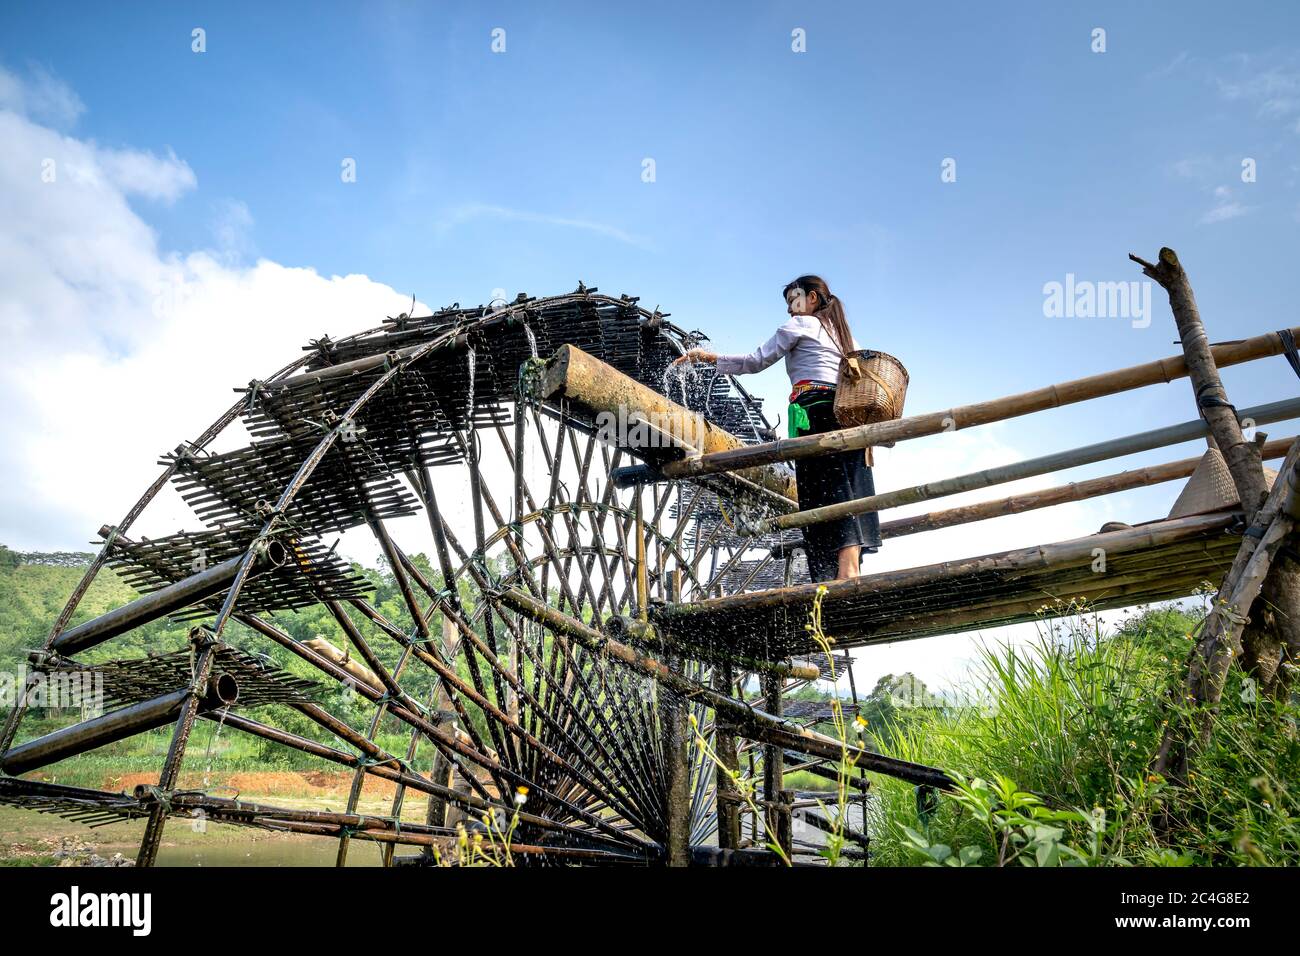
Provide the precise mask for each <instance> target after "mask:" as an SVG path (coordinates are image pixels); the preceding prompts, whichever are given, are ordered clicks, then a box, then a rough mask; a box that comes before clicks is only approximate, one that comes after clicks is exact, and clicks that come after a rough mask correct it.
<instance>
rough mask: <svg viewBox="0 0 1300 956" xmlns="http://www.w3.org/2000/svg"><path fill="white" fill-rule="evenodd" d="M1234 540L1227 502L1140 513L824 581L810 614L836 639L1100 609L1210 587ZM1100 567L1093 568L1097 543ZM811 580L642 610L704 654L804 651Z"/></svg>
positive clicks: (760, 655)
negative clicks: (970, 554) (1143, 519)
mask: <svg viewBox="0 0 1300 956" xmlns="http://www.w3.org/2000/svg"><path fill="white" fill-rule="evenodd" d="M1240 545H1241V514H1240V512H1237V511H1226V512H1217V513H1212V514H1206V515H1194V516H1191V517H1187V518H1177V519H1172V520H1161V521H1152V522H1149V523H1147V524H1143V525H1137V526H1135V527H1132V528H1126V529H1122V530H1118V531H1110V532H1105V533H1099V534H1094V535H1088V536H1086V537H1082V538H1076V539H1074V540H1072V541H1063V542H1057V543H1054V544H1046V545H1041V546H1038V547H1033V548H1022V549H1018V550H1014V551H1003V552H1000V553H996V554H987V555H983V556H981V557H975V558H966V559H962V560H960V561H944V562H940V563H938V564H931V565H926V566H923V567H916V568H907V569H904V570H899V571H888V572H884V573H881V574H870V575H865V576H863V577H860V578H856V579H854V580H851V581H836V582H832V583H830V584H828V585H824V587H825V588H826V592H825V594H824V596H823V598H822V622H823V626H824V629H825V631H826V633H827V634H829V635H830V636H831V637H833V638H834V640H835V644H836V647H837V648H838V649H844V648H849V647H861V646H864V645H869V644H883V643H888V642H891V641H900V640H915V639H917V638H922V637H931V636H934V635H938V634H952V633H958V632H962V631H971V630H976V629H978V628H983V627H996V626H1000V625H1004V624H1017V623H1022V622H1025V621H1033V620H1035V619H1037V618H1039V617H1040V616H1041V615H1042V614H1043V613H1044V612H1045V611H1046V612H1049V613H1050V612H1051V611H1052V610H1053V609H1056V610H1057V611H1058V613H1059V612H1061V611H1063V610H1065V609H1066V608H1067V607H1068V605H1069V603H1070V602H1087V605H1088V606H1089V607H1090V608H1093V609H1097V610H1103V609H1109V608H1117V607H1128V606H1132V605H1138V604H1146V603H1150V602H1154V601H1163V600H1168V599H1170V598H1178V597H1184V596H1186V595H1188V594H1191V593H1192V592H1193V591H1195V590H1196V589H1197V588H1199V587H1201V586H1203V585H1207V584H1208V585H1209V586H1216V585H1217V584H1218V581H1219V579H1220V578H1221V577H1222V576H1223V573H1224V572H1225V571H1227V569H1228V567H1229V565H1231V563H1232V559H1233V557H1234V556H1235V555H1236V553H1237V550H1238V548H1239V547H1240ZM1099 550H1100V551H1102V552H1104V554H1105V570H1104V571H1097V570H1094V565H1095V564H1096V563H1097V561H1098V552H1099ZM818 587H819V585H816V584H803V585H796V586H793V587H785V588H773V589H770V590H766V591H753V592H750V593H747V594H733V595H727V596H724V597H717V598H710V599H708V600H704V601H695V602H689V603H676V604H665V605H661V606H658V607H655V608H652V609H651V611H650V619H651V622H652V623H653V624H654V625H655V627H656V629H657V630H658V631H660V632H662V633H664V634H665V635H666V636H667V638H668V640H669V641H670V642H671V644H672V645H673V646H674V648H675V649H677V650H678V651H680V652H682V653H685V654H688V655H691V656H696V657H700V658H702V659H706V660H719V659H724V658H726V657H730V656H734V655H744V656H745V657H749V658H754V659H760V660H780V659H784V658H787V657H792V656H800V655H805V654H809V653H812V652H814V651H815V650H816V649H817V645H816V644H815V643H814V641H813V640H812V639H811V638H810V637H809V636H808V635H807V632H806V630H805V628H804V625H805V624H806V623H807V621H808V619H809V614H810V613H811V611H812V607H813V601H814V598H815V597H816V594H817V591H818Z"/></svg>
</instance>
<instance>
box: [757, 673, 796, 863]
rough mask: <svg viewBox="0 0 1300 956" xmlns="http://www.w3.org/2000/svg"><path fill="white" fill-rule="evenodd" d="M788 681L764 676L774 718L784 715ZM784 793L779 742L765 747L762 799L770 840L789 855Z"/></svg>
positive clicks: (765, 695)
mask: <svg viewBox="0 0 1300 956" xmlns="http://www.w3.org/2000/svg"><path fill="white" fill-rule="evenodd" d="M784 683H785V682H784V681H782V680H781V679H780V678H779V677H764V678H763V696H764V698H765V700H766V706H767V711H768V713H770V714H771V715H772V716H773V717H778V718H779V717H780V716H781V690H782V685H783V684H784ZM784 795H785V749H784V748H783V747H781V746H779V745H776V744H771V743H769V744H767V745H766V746H765V747H764V748H763V799H764V800H765V801H766V804H767V805H766V813H765V819H766V824H767V835H768V839H769V840H771V841H772V842H773V843H775V844H777V846H779V847H781V849H782V850H784V851H785V854H786V856H787V857H789V856H790V853H791V850H792V845H791V838H792V836H793V834H792V833H791V820H790V808H789V805H788V802H787V801H783V799H782V797H783V796H784Z"/></svg>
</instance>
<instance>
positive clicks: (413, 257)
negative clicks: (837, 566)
mask: <svg viewBox="0 0 1300 956" xmlns="http://www.w3.org/2000/svg"><path fill="white" fill-rule="evenodd" d="M898 7H899V5H878V4H820V3H819V4H812V5H809V4H743V5H740V4H731V5H727V4H720V5H703V4H673V3H666V4H653V5H638V6H635V7H631V8H629V9H627V10H624V11H617V10H612V9H610V5H605V4H590V5H583V4H563V3H561V4H554V5H549V6H548V7H547V8H546V9H545V10H543V9H541V8H539V7H537V5H533V4H522V3H521V4H500V5H497V4H436V5H435V4H415V3H410V4H374V5H371V4H366V5H354V4H329V3H325V4H301V5H298V6H297V7H296V8H295V7H293V6H290V5H275V6H274V7H268V6H266V5H257V4H254V5H241V4H221V5H216V4H214V5H206V6H205V5H193V4H191V5H176V4H130V5H125V6H118V7H115V8H113V9H112V10H111V11H110V10H108V9H106V8H101V7H99V6H98V5H89V4H87V5H82V6H76V5H73V6H69V5H65V4H40V5H21V6H20V5H8V6H7V7H6V9H5V12H4V13H3V14H0V17H2V20H0V27H2V29H0V37H2V39H0V54H2V55H3V58H4V62H6V63H8V64H9V65H10V66H11V68H13V67H23V66H25V65H27V64H30V63H35V64H39V65H40V66H42V67H44V68H45V69H47V70H49V71H50V72H51V73H53V74H55V75H57V76H58V77H59V78H60V79H62V80H63V81H65V82H66V83H68V84H69V85H70V86H71V87H72V88H73V89H74V90H76V91H77V92H78V94H79V95H80V96H81V98H82V100H83V101H84V102H85V105H86V112H85V115H84V116H83V117H82V119H81V120H80V122H79V125H78V132H79V133H80V134H81V135H85V136H90V137H93V138H94V139H95V140H96V141H99V142H102V143H109V144H115V143H116V144H130V145H131V146H133V147H137V148H147V149H151V150H154V151H162V150H165V149H167V148H170V149H172V150H174V151H175V153H176V154H177V155H178V156H180V157H181V158H183V159H184V160H185V162H187V163H188V164H189V165H190V166H191V168H192V169H193V170H194V172H195V175H196V177H197V181H198V188H197V189H195V190H193V191H192V192H190V193H189V194H187V195H186V196H184V197H183V198H182V199H180V200H179V201H177V202H176V203H175V204H173V205H172V206H170V207H169V208H160V209H154V210H150V211H149V213H148V214H147V215H146V219H147V221H148V222H149V223H150V224H151V225H152V226H154V227H155V228H156V229H157V230H158V234H159V239H160V244H161V245H162V246H163V247H165V248H169V249H180V250H185V249H190V248H195V247H200V246H204V245H210V244H212V243H213V242H214V241H215V240H214V235H216V234H217V232H218V231H219V226H218V225H217V223H218V222H221V221H223V220H228V219H229V216H228V215H226V212H225V211H226V210H227V209H228V208H229V206H228V204H230V203H242V204H244V206H246V207H247V211H248V213H249V215H250V216H251V220H252V223H251V225H250V226H248V228H246V229H242V230H241V232H242V235H240V236H239V237H238V239H237V243H236V244H237V246H238V249H237V250H236V251H238V252H239V253H241V254H243V255H245V256H250V257H255V256H265V257H268V258H271V259H274V260H276V261H278V262H282V263H286V264H292V265H308V266H312V267H314V268H316V269H317V270H318V271H320V272H322V273H325V274H331V273H338V274H347V273H354V272H357V273H364V274H366V275H368V276H371V277H373V278H376V279H378V280H380V281H383V282H386V283H388V284H390V285H392V286H393V287H394V288H398V289H404V290H410V291H412V292H415V293H417V294H419V295H420V297H421V299H422V300H423V301H427V302H429V303H431V304H444V303H447V302H450V301H452V300H459V301H463V302H465V301H475V302H477V301H480V300H483V299H486V298H487V297H488V296H489V295H490V292H491V290H492V289H494V288H506V289H507V290H509V291H510V292H511V293H512V294H513V292H515V291H517V290H526V291H528V292H530V293H533V294H546V293H551V292H556V291H561V290H564V289H568V288H570V287H572V285H574V284H575V283H576V281H577V280H578V279H579V278H581V279H583V280H584V281H586V282H587V283H588V284H598V285H599V286H600V287H601V288H602V289H605V290H612V291H618V292H623V291H626V292H629V293H632V294H639V295H641V296H643V297H644V298H645V299H646V300H647V301H648V302H650V303H662V304H663V306H664V308H666V309H668V310H669V311H671V312H673V313H674V315H675V316H676V317H677V318H679V319H680V320H681V321H682V322H683V323H684V324H687V325H689V326H692V327H694V326H698V327H700V328H704V329H706V330H708V331H709V332H710V333H711V334H712V335H713V337H714V339H715V342H716V343H717V344H718V345H719V346H720V347H722V348H724V349H725V350H729V351H735V350H740V349H741V348H746V349H747V348H749V347H751V346H752V345H756V344H757V342H758V340H759V339H760V338H761V337H762V336H763V335H764V334H765V333H766V332H767V331H769V328H770V327H772V326H774V324H775V323H776V322H777V321H779V319H780V316H781V308H780V306H781V301H780V298H779V291H780V288H781V286H782V285H783V283H784V282H785V281H786V280H787V279H788V278H790V277H792V276H793V275H795V274H797V273H799V272H801V271H817V272H820V273H822V274H824V275H826V276H827V277H828V278H829V279H830V281H831V283H832V287H833V288H834V289H835V290H836V291H837V292H838V293H839V294H840V296H841V298H842V299H843V300H844V301H845V302H846V304H847V306H848V308H849V313H850V317H851V319H852V321H853V323H854V325H855V327H856V329H857V330H858V335H859V337H860V338H862V339H864V340H865V341H866V342H870V343H872V344H877V345H879V346H880V347H882V348H886V349H888V350H891V351H896V352H897V353H898V354H900V355H901V356H903V357H904V358H905V359H906V360H907V363H908V364H909V366H910V367H911V368H912V369H913V371H914V373H915V374H914V380H915V385H914V386H913V393H912V396H913V402H919V403H920V405H917V406H914V407H917V408H918V410H919V409H920V407H921V406H925V407H932V406H937V405H943V404H950V403H952V402H956V401H963V400H969V399H974V398H982V397H987V396H989V395H991V394H995V393H997V392H999V391H1006V390H1010V389H1013V388H1019V387H1031V386H1033V385H1037V384H1041V383H1045V382H1047V381H1050V380H1055V379H1061V378H1065V377H1069V376H1071V375H1073V374H1076V373H1078V372H1081V371H1093V370H1100V369H1102V368H1106V367H1111V366H1115V365H1119V364H1128V363H1129V362H1130V361H1138V360H1141V359H1145V358H1151V357H1155V356H1158V355H1163V354H1165V353H1167V352H1169V351H1170V343H1171V342H1172V336H1171V335H1170V334H1168V333H1169V331H1170V322H1169V320H1168V315H1167V312H1166V313H1164V314H1161V315H1160V316H1159V320H1158V321H1156V322H1154V323H1153V325H1152V327H1151V328H1150V329H1147V330H1143V331H1137V330H1133V329H1132V328H1129V327H1128V326H1127V323H1124V322H1122V321H1110V322H1105V321H1091V322H1089V321H1086V320H1076V321H1072V322H1071V321H1068V320H1067V321H1065V322H1058V323H1056V324H1053V323H1052V322H1050V321H1048V320H1046V319H1044V318H1043V316H1042V312H1041V303H1042V286H1043V284H1044V283H1045V282H1048V281H1052V280H1063V278H1064V275H1065V274H1066V273H1067V272H1074V273H1075V274H1076V275H1078V276H1079V277H1081V278H1090V279H1093V280H1097V281H1106V280H1118V279H1129V278H1136V270H1135V269H1133V268H1132V267H1131V266H1130V265H1129V264H1128V263H1127V262H1126V260H1125V254H1126V253H1127V252H1129V251H1136V252H1139V253H1142V254H1152V253H1154V252H1155V251H1156V249H1157V248H1158V247H1159V246H1160V245H1162V244H1169V245H1172V246H1174V247H1175V248H1177V249H1178V250H1179V252H1180V253H1181V254H1182V256H1183V258H1184V260H1185V261H1186V262H1187V264H1188V267H1189V269H1190V270H1191V271H1192V276H1193V279H1194V280H1195V282H1196V288H1197V292H1198V295H1199V297H1200V300H1201V304H1202V307H1203V309H1204V311H1205V314H1206V319H1207V321H1208V322H1209V323H1210V327H1211V331H1212V333H1213V334H1214V335H1215V336H1217V337H1220V338H1228V337H1233V336H1237V335H1241V334H1246V333H1248V332H1255V331H1262V330H1264V329H1271V328H1274V327H1276V326H1278V325H1280V324H1282V323H1283V320H1284V315H1283V313H1284V312H1285V309H1286V304H1287V303H1288V302H1290V301H1292V300H1293V294H1292V290H1291V288H1289V286H1290V282H1289V281H1288V278H1289V274H1290V272H1291V271H1292V270H1291V269H1289V268H1288V266H1290V265H1291V263H1292V261H1293V258H1294V240H1295V238H1296V232H1297V229H1298V228H1300V223H1298V222H1297V208H1298V205H1300V193H1298V190H1297V164H1298V162H1300V160H1298V159H1297V153H1296V145H1297V141H1298V140H1300V135H1298V134H1297V128H1296V122H1297V118H1298V117H1300V106H1298V105H1297V104H1296V103H1295V102H1291V103H1290V104H1289V105H1283V104H1274V105H1272V106H1269V105H1267V104H1268V102H1269V100H1270V99H1279V100H1291V99H1300V91H1297V89H1295V88H1294V87H1292V88H1290V89H1289V90H1288V89H1275V90H1270V89H1268V88H1267V83H1263V82H1261V81H1260V80H1259V78H1260V77H1267V76H1269V75H1273V74H1271V72H1270V71H1277V72H1276V75H1277V76H1278V77H1279V82H1282V81H1283V80H1286V79H1289V81H1290V82H1292V83H1294V81H1295V77H1296V71H1297V70H1298V69H1300V61H1297V59H1296V54H1297V46H1296V40H1297V33H1296V31H1295V27H1296V26H1297V20H1298V19H1300V16H1298V14H1297V12H1296V10H1295V8H1294V7H1293V6H1292V5H1286V4H1267V3H1264V4H1252V5H1247V6H1244V7H1235V8H1233V9H1232V11H1231V13H1228V12H1227V11H1226V10H1225V8H1223V7H1222V5H1215V4H1197V3H1191V4H1187V3H1180V4H1177V5H1169V4H1142V5H1131V4H1079V5H1073V7H1074V8H1073V9H1069V10H1066V9H1062V5H1057V4H1030V3H1020V4H1003V5H979V6H978V7H975V6H971V5H966V4H927V5H925V6H924V7H923V8H917V9H915V10H906V9H898ZM1175 11H1176V12H1175ZM195 26H201V27H203V28H204V29H205V30H206V32H207V44H208V48H207V52H206V53H203V54H195V53H193V52H191V49H190V45H191V44H190V31H191V29H192V28H193V27H195ZM496 27H500V28H502V29H504V30H505V31H506V43H507V47H506V52H505V53H503V54H493V53H492V52H491V50H490V46H489V44H490V40H491V37H490V31H491V30H492V29H494V28H496ZM795 27H801V28H803V29H805V30H806V32H807V52H806V53H803V54H796V53H793V52H792V51H791V36H790V33H791V30H792V29H793V28H795ZM1094 27H1102V28H1104V29H1105V30H1106V40H1107V49H1106V52H1105V53H1093V52H1092V51H1091V49H1090V45H1091V39H1090V34H1091V31H1092V29H1093V28H1094ZM1252 83H1256V84H1258V88H1257V89H1255V90H1253V91H1251V90H1250V84H1252ZM1228 87H1240V88H1241V89H1242V90H1244V92H1240V93H1239V94H1238V95H1232V94H1230V93H1228V92H1225V88H1228ZM1244 156H1251V157H1255V158H1256V159H1257V161H1258V164H1259V177H1258V181H1257V182H1255V183H1253V184H1250V185H1249V186H1247V185H1245V184H1241V183H1240V182H1239V162H1240V158H1241V157H1244ZM345 157H352V158H355V159H356V161H357V173H358V175H357V182H356V183H351V184H344V183H342V182H341V181H340V176H339V169H340V162H341V160H342V159H343V158H345ZM645 157H651V158H653V159H654V160H655V162H656V181H655V182H654V183H645V182H642V181H641V162H642V160H643V159H644V158H645ZM946 157H952V158H954V159H956V161H957V172H958V177H957V181H956V182H955V183H941V182H940V176H939V172H940V163H941V161H942V160H943V159H944V158H946ZM1179 164H1183V165H1182V166H1180V165H1179ZM1179 170H1183V172H1179ZM1223 185H1226V186H1227V187H1229V188H1230V189H1232V190H1233V193H1234V196H1233V200H1234V201H1236V202H1239V203H1240V204H1242V205H1243V206H1249V207H1250V208H1249V211H1248V212H1247V213H1244V214H1241V215H1238V216H1236V217H1235V218H1231V219H1226V220H1223V221H1219V222H1206V221H1203V219H1204V217H1206V216H1207V214H1209V212H1210V210H1212V209H1213V208H1215V205H1216V200H1215V198H1214V196H1213V195H1212V190H1213V189H1214V188H1215V187H1217V186H1223ZM1273 364H1274V365H1277V364H1279V363H1273ZM989 366H992V369H993V370H995V372H996V374H995V377H994V378H993V379H990V378H989V377H988V376H987V375H986V374H984V373H985V372H987V371H989V370H990V369H989ZM1275 372H1276V374H1274V375H1269V376H1266V377H1265V378H1266V379H1267V381H1268V382H1269V383H1271V384H1275V385H1278V386H1281V385H1285V384H1287V382H1286V379H1285V378H1284V377H1283V376H1282V370H1281V369H1276V370H1275ZM977 373H978V374H980V375H981V377H982V378H983V381H979V382H977V381H974V380H973V378H974V376H975V375H976V374H977ZM769 380H770V382H769ZM1247 384H1248V389H1247V390H1248V391H1250V392H1251V393H1252V396H1253V393H1254V387H1253V386H1254V385H1255V384H1258V383H1257V382H1255V381H1254V380H1253V379H1252V380H1250V381H1249V382H1248V383H1247ZM763 385H764V386H768V385H770V386H771V387H764V388H762V389H761V390H762V391H763V393H764V394H770V395H772V396H773V398H774V399H778V398H779V396H780V392H781V391H782V389H783V388H784V383H783V382H782V381H781V379H780V370H779V369H777V370H774V371H773V372H772V373H770V374H769V375H768V376H766V377H765V378H764V380H763ZM1261 394H1262V393H1261ZM1184 399H1186V395H1178V396H1177V399H1176V400H1175V402H1173V403H1170V405H1169V406H1168V408H1169V411H1170V412H1173V411H1174V410H1175V409H1177V410H1179V411H1181V412H1183V413H1185V412H1186V411H1187V408H1188V406H1187V404H1186V402H1185V401H1182V400H1184ZM1163 409H1164V406H1163V405H1162V410H1163ZM1182 417H1186V416H1185V414H1184V415H1183V416H1182Z"/></svg>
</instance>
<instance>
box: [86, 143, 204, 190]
mask: <svg viewBox="0 0 1300 956" xmlns="http://www.w3.org/2000/svg"><path fill="white" fill-rule="evenodd" d="M96 153H97V155H96V159H97V161H98V165H99V168H100V169H102V170H103V171H104V174H105V175H106V176H107V177H108V180H109V182H110V183H112V184H113V185H114V186H116V187H117V188H118V189H120V190H121V191H122V193H123V194H124V195H128V196H144V197H145V198H146V199H160V200H162V201H163V202H173V201H175V200H176V199H177V197H179V196H180V195H181V193H184V192H187V191H188V190H191V189H193V188H194V187H195V186H196V185H197V181H196V180H195V178H194V171H193V170H192V169H190V167H189V164H188V163H186V162H184V161H183V160H180V159H177V158H176V154H175V153H174V152H172V150H171V149H168V150H167V156H166V157H165V158H161V159H160V158H159V157H157V156H155V155H154V154H153V153H149V152H141V151H139V150H133V149H132V150H117V149H100V150H97V151H96Z"/></svg>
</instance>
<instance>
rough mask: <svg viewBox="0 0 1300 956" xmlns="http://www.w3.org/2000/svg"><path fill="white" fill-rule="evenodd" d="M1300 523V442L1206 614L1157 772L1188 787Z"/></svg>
mask: <svg viewBox="0 0 1300 956" xmlns="http://www.w3.org/2000/svg"><path fill="white" fill-rule="evenodd" d="M1298 521H1300V440H1298V441H1297V442H1296V443H1295V445H1293V446H1292V448H1291V451H1290V453H1289V454H1288V455H1287V457H1286V461H1285V462H1284V463H1283V465H1282V469H1281V471H1279V472H1278V477H1277V480H1276V481H1274V483H1273V489H1272V491H1271V492H1270V493H1269V496H1268V498H1267V499H1266V500H1265V502H1264V506H1263V507H1262V508H1260V509H1259V511H1258V512H1257V513H1256V516H1255V520H1254V521H1253V522H1252V523H1251V526H1250V528H1249V529H1248V530H1247V532H1246V534H1245V535H1244V536H1243V537H1242V540H1241V549H1240V551H1238V553H1237V558H1236V560H1235V561H1233V564H1232V568H1231V569H1230V570H1229V571H1228V574H1227V575H1226V576H1225V577H1224V579H1223V584H1222V586H1221V587H1220V588H1219V593H1218V595H1217V596H1216V597H1215V600H1214V603H1213V605H1212V606H1211V608H1210V613H1209V614H1208V615H1206V618H1205V624H1204V626H1203V628H1202V630H1201V636H1200V639H1199V640H1198V641H1197V642H1196V646H1195V647H1194V648H1193V649H1192V652H1191V655H1190V656H1189V657H1188V662H1187V680H1186V683H1185V685H1184V687H1183V688H1182V690H1181V692H1180V693H1179V694H1178V695H1176V696H1175V699H1174V700H1173V702H1172V707H1171V711H1172V713H1171V716H1170V719H1169V722H1168V724H1167V726H1166V728H1165V733H1164V736H1163V738H1162V740H1161V742H1160V749H1159V751H1158V752H1157V754H1156V757H1155V760H1154V763H1153V767H1154V769H1155V771H1156V772H1157V773H1160V774H1163V775H1165V776H1167V777H1169V778H1170V779H1172V780H1173V781H1174V782H1176V783H1185V782H1186V781H1187V773H1188V768H1189V764H1190V760H1191V756H1192V754H1193V753H1194V752H1195V751H1196V750H1198V749H1199V748H1201V747H1204V746H1205V745H1206V744H1207V743H1208V742H1209V735H1210V730H1211V727H1212V722H1211V718H1212V716H1213V714H1214V711H1215V709H1216V708H1217V707H1218V704H1219V701H1220V700H1221V698H1222V695H1223V685H1224V681H1225V680H1226V679H1227V676H1228V669H1229V668H1230V667H1231V666H1232V662H1233V661H1234V660H1237V659H1239V658H1240V657H1241V656H1242V652H1243V648H1242V642H1241V634H1242V629H1243V628H1244V626H1245V625H1246V623H1247V621H1248V620H1249V618H1248V617H1247V612H1248V611H1249V609H1250V607H1251V605H1252V604H1253V603H1254V601H1255V599H1256V597H1258V595H1259V592H1260V589H1261V588H1262V587H1263V584H1264V580H1265V578H1266V577H1267V575H1268V573H1269V569H1270V567H1271V566H1272V564H1273V561H1274V560H1275V559H1276V557H1277V554H1278V551H1279V550H1280V549H1281V548H1282V547H1283V546H1284V545H1285V544H1286V543H1287V542H1288V540H1293V539H1294V538H1295V533H1294V532H1295V529H1296V524H1297V522H1298Z"/></svg>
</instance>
